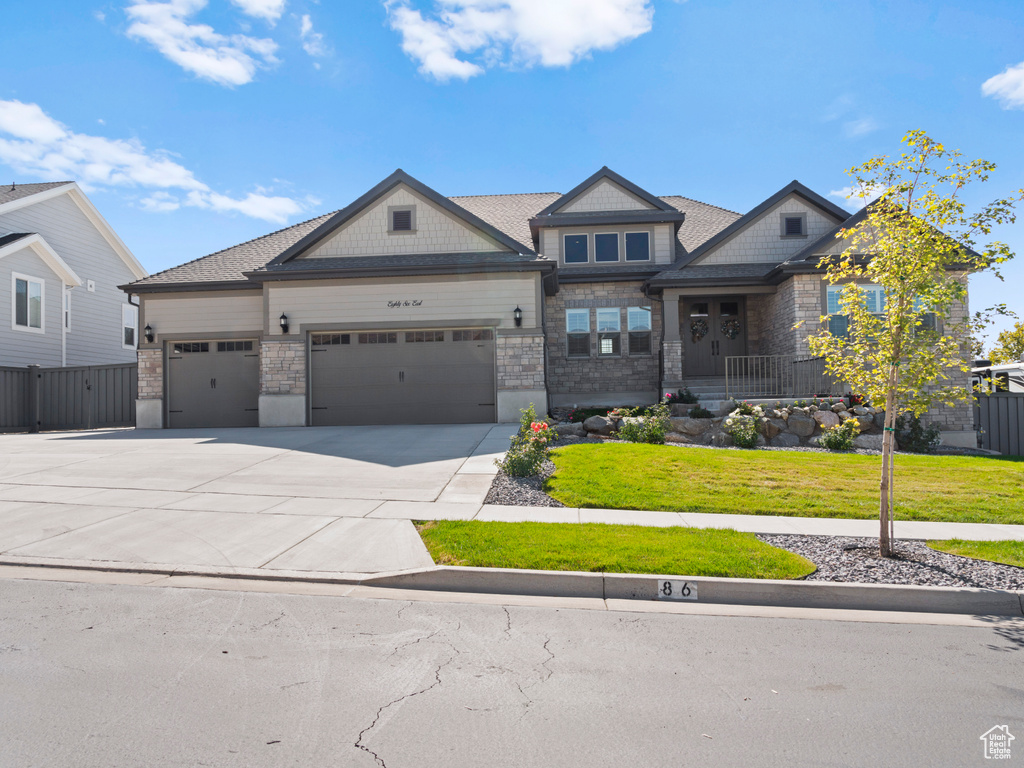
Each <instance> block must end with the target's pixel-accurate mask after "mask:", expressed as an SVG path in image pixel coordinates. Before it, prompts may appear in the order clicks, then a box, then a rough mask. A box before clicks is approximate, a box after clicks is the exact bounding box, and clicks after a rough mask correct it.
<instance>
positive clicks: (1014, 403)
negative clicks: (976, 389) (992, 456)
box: [974, 392, 1024, 456]
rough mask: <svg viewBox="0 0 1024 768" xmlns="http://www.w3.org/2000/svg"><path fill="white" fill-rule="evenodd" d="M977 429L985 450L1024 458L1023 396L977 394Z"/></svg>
mask: <svg viewBox="0 0 1024 768" xmlns="http://www.w3.org/2000/svg"><path fill="white" fill-rule="evenodd" d="M974 428H975V429H977V430H979V431H980V433H981V447H982V448H987V449H989V450H990V451H999V452H1000V453H1003V454H1007V455H1010V456H1022V455H1024V393H1022V392H993V393H992V394H991V395H978V397H977V399H976V400H975V405H974Z"/></svg>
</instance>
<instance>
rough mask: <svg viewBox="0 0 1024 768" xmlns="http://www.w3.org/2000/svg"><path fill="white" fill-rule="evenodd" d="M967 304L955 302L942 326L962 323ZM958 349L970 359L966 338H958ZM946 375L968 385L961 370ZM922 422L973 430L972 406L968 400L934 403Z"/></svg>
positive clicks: (966, 375)
mask: <svg viewBox="0 0 1024 768" xmlns="http://www.w3.org/2000/svg"><path fill="white" fill-rule="evenodd" d="M967 314H968V310H967V305H966V304H964V303H963V302H959V301H958V302H956V303H955V304H953V306H952V307H951V309H950V312H949V315H948V317H946V318H945V319H943V321H942V328H943V329H944V332H949V331H950V329H952V328H953V327H955V326H961V327H962V325H963V323H964V321H965V320H966V319H967ZM960 351H961V354H962V355H963V356H964V358H965V359H966V360H970V359H971V358H970V345H969V343H968V341H967V339H961V340H960ZM948 375H949V377H950V379H951V380H952V382H953V383H955V384H957V385H960V386H964V387H969V386H970V380H971V376H970V374H969V373H964V372H962V371H957V370H950V371H948ZM921 420H922V421H924V422H933V423H935V424H938V425H939V429H941V430H943V431H952V432H967V431H973V430H974V408H973V405H972V403H971V402H970V401H968V402H966V403H958V404H957V405H952V406H950V405H945V404H943V403H935V404H933V405H932V407H931V408H929V409H928V412H927V413H926V414H925V415H924V416H923V417H922V419H921Z"/></svg>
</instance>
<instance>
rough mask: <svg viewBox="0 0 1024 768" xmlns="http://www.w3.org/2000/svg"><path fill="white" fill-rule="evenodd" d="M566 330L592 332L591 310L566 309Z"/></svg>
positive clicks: (569, 331)
mask: <svg viewBox="0 0 1024 768" xmlns="http://www.w3.org/2000/svg"><path fill="white" fill-rule="evenodd" d="M565 330H566V332H568V333H590V310H589V309H567V310H565Z"/></svg>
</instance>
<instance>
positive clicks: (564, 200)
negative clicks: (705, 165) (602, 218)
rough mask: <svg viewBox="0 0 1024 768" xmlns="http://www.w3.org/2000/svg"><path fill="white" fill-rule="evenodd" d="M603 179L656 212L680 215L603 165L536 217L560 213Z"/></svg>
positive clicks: (660, 200)
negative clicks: (559, 211) (560, 210)
mask: <svg viewBox="0 0 1024 768" xmlns="http://www.w3.org/2000/svg"><path fill="white" fill-rule="evenodd" d="M602 179H608V180H609V181H612V182H614V183H615V184H617V185H618V186H620V187H622V188H623V189H625V190H626V191H627V192H629V193H630V194H632V195H634V196H636V197H638V198H640V199H641V200H643V201H644V202H645V203H647V204H648V205H650V206H651V207H652V208H654V209H655V210H659V211H666V212H671V213H678V211H677V210H676V209H675V208H673V207H672V206H671V205H669V204H668V203H666V202H665V201H664V200H662V199H661V198H660V197H656V196H654V195H652V194H651V193H650V192H648V191H647V190H646V189H643V188H641V187H639V186H637V185H636V184H634V183H633V182H631V181H630V180H629V179H627V178H625V177H624V176H621V175H619V174H618V173H616V172H615V171H613V170H612V169H611V168H609V167H608V166H607V165H602V166H601V168H600V169H599V170H598V171H597V172H596V173H593V174H591V175H590V176H588V177H587V178H586V179H584V180H583V181H582V182H580V183H579V184H577V185H576V186H575V187H573V188H572V189H570V190H569V191H568V192H566V193H565V194H564V195H562V196H561V197H560V198H558V199H557V200H555V202H553V203H552V204H551V205H549V206H548V207H547V208H545V209H544V210H542V211H540V212H539V213H538V214H537V216H536V217H537V218H540V217H541V216H550V215H552V214H553V213H555V212H556V211H558V210H559V209H560V208H564V207H565V206H566V205H568V204H569V203H571V202H572V201H573V200H575V199H576V198H577V197H579V196H580V195H582V194H583V193H584V192H586V191H587V190H588V189H590V188H591V187H592V186H594V185H595V184H597V183H598V182H599V181H601V180H602Z"/></svg>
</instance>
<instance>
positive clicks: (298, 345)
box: [260, 340, 306, 395]
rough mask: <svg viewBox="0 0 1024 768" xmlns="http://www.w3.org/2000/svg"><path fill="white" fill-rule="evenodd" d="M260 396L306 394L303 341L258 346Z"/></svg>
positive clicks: (267, 343) (272, 342)
mask: <svg viewBox="0 0 1024 768" xmlns="http://www.w3.org/2000/svg"><path fill="white" fill-rule="evenodd" d="M260 394H263V395H304V394H306V344H305V342H304V341H291V340H289V341H270V340H267V341H264V342H263V343H262V344H260Z"/></svg>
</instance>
